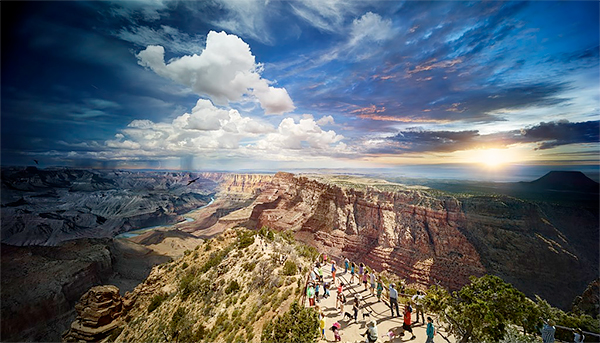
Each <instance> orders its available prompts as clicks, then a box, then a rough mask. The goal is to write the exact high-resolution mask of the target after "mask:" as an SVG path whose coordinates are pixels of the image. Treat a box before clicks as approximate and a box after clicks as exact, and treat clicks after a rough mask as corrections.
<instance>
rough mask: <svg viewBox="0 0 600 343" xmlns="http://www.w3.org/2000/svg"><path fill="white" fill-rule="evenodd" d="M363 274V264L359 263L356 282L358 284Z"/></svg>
mask: <svg viewBox="0 0 600 343" xmlns="http://www.w3.org/2000/svg"><path fill="white" fill-rule="evenodd" d="M364 273H365V264H364V263H362V262H361V263H360V265H359V266H358V282H359V283H360V281H361V280H362V276H363V274H364Z"/></svg>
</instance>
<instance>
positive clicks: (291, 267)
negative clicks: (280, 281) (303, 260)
mask: <svg viewBox="0 0 600 343" xmlns="http://www.w3.org/2000/svg"><path fill="white" fill-rule="evenodd" d="M297 271H298V266H296V264H295V263H294V262H292V261H290V260H287V261H285V264H284V265H283V275H286V276H292V275H296V272H297Z"/></svg>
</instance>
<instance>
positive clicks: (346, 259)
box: [344, 257, 350, 274]
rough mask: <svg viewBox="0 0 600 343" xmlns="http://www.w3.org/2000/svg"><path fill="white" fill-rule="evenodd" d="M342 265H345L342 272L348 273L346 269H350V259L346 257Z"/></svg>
mask: <svg viewBox="0 0 600 343" xmlns="http://www.w3.org/2000/svg"><path fill="white" fill-rule="evenodd" d="M344 267H345V269H344V274H347V273H348V269H350V260H348V258H347V257H346V258H345V259H344Z"/></svg>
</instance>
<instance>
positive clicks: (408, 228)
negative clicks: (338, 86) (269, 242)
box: [251, 173, 598, 309]
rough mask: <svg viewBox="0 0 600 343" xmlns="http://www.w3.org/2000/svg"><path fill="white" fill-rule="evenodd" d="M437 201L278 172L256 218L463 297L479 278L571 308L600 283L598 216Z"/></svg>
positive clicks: (499, 200)
mask: <svg viewBox="0 0 600 343" xmlns="http://www.w3.org/2000/svg"><path fill="white" fill-rule="evenodd" d="M433 194H434V193H432V192H428V191H425V190H418V189H402V188H401V187H397V188H395V189H393V187H387V188H386V187H385V185H384V187H374V186H370V185H368V184H367V185H365V184H352V183H351V182H350V183H349V184H342V185H340V183H339V182H338V183H335V182H328V181H327V180H325V181H323V180H316V179H311V178H307V177H299V176H294V175H293V174H289V173H278V174H276V175H275V177H274V178H273V181H272V182H271V184H270V185H269V186H266V187H264V190H263V192H262V193H261V194H260V195H259V196H258V198H257V199H256V201H255V204H254V209H253V212H252V215H251V219H252V220H253V221H254V222H255V223H256V227H257V228H260V227H262V226H263V225H266V226H268V227H270V228H274V229H277V230H290V229H291V230H293V231H295V234H296V237H297V238H298V239H300V240H302V241H305V242H307V243H309V244H311V245H314V246H316V247H317V248H319V249H320V250H321V251H325V252H328V253H329V254H330V255H332V256H334V257H338V258H340V257H341V256H342V255H343V256H347V257H349V258H350V259H352V260H354V261H357V262H365V263H366V264H367V265H369V266H371V267H374V268H375V269H376V270H378V271H380V270H383V269H386V270H389V271H392V272H394V273H396V274H397V275H399V276H401V277H403V278H406V280H407V282H409V283H419V284H422V285H425V286H427V285H431V284H433V283H440V284H441V285H443V286H446V287H448V288H450V289H457V288H460V287H462V286H463V285H464V284H466V283H467V282H468V281H469V280H468V278H469V276H470V275H475V276H480V275H483V274H493V275H498V276H500V277H502V278H503V279H504V280H505V281H507V282H510V283H512V284H513V285H515V286H516V287H517V288H519V289H520V290H522V291H523V292H525V294H527V295H528V296H531V297H533V295H534V294H538V295H540V296H542V297H543V298H545V299H547V300H548V301H550V303H552V304H553V305H554V306H559V307H562V308H564V309H567V308H568V307H569V306H570V305H571V302H572V300H573V298H574V297H575V296H577V295H579V294H581V293H582V292H583V290H584V289H585V287H586V286H587V284H588V283H589V282H590V281H591V280H593V279H595V278H597V277H598V270H597V266H598V244H597V242H598V213H597V212H595V213H592V212H593V211H592V212H590V210H589V209H579V208H572V207H565V206H559V205H553V204H549V203H531V202H527V201H522V200H519V199H515V198H511V197H507V196H481V197H463V198H457V197H452V196H448V195H433Z"/></svg>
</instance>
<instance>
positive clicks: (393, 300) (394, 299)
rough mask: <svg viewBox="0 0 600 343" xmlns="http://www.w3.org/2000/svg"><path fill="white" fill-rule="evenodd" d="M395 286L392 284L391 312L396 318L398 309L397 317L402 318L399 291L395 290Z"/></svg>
mask: <svg viewBox="0 0 600 343" xmlns="http://www.w3.org/2000/svg"><path fill="white" fill-rule="evenodd" d="M394 287H395V285H394V284H393V283H392V284H390V310H391V311H392V317H394V307H395V308H396V316H397V317H400V309H398V291H397V290H396V289H395V288H394Z"/></svg>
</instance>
